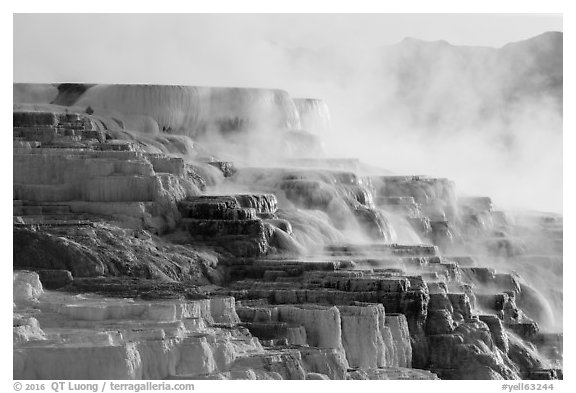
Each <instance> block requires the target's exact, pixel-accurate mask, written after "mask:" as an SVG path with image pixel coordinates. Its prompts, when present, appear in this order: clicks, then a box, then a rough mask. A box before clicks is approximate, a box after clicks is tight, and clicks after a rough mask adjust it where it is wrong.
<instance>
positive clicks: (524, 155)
mask: <svg viewBox="0 0 576 393" xmlns="http://www.w3.org/2000/svg"><path fill="white" fill-rule="evenodd" d="M546 31H562V16H561V15H559V14H546V15H537V14H260V15H256V14H235V15H234V14H184V15H182V14H160V15H158V14H156V15H144V14H143V15H133V14H43V15H32V14H25V15H24V14H19V15H15V16H14V81H15V82H88V83H150V84H183V85H203V86H237V87H271V88H280V89H284V90H287V91H288V92H289V93H290V94H291V95H292V96H293V97H317V98H322V99H324V100H326V101H327V103H328V105H329V107H330V111H331V114H332V128H331V130H330V134H329V135H325V136H324V141H325V142H326V146H327V150H328V152H329V153H330V154H333V155H341V156H345V157H360V158H362V159H363V160H364V161H366V162H368V163H371V164H373V165H378V166H381V167H384V168H388V169H391V170H395V171H398V170H403V171H405V172H406V173H419V174H424V173H425V174H430V175H435V176H447V177H450V178H451V179H454V180H456V183H457V184H458V185H459V186H460V187H461V188H460V189H459V190H462V191H465V192H470V193H474V194H475V193H480V195H491V196H493V197H494V199H495V201H496V203H501V204H508V205H512V204H513V205H515V206H521V207H534V208H540V209H546V210H553V211H561V210H562V135H561V121H562V118H561V114H556V113H554V116H550V117H548V116H547V115H549V113H548V112H546V111H545V110H544V109H543V108H542V107H536V108H531V109H530V110H526V111H525V112H526V113H528V114H529V115H525V116H520V117H519V118H518V121H517V122H515V124H516V123H517V124H518V130H516V131H517V132H515V134H516V135H522V138H519V146H518V147H517V148H516V150H514V151H508V150H506V151H500V150H498V149H497V148H495V146H494V144H493V141H492V140H491V139H490V135H491V134H490V133H488V132H486V129H485V128H486V127H484V128H482V127H480V125H478V127H477V128H475V129H471V130H459V133H458V134H457V135H451V136H450V137H446V136H445V135H441V138H439V139H437V140H433V139H432V136H430V134H429V133H428V130H419V132H417V130H414V129H411V128H409V127H408V126H407V125H406V122H396V123H394V122H392V121H391V120H390V119H389V118H388V117H386V116H384V117H385V118H384V119H380V117H381V116H380V117H379V118H378V121H375V120H374V119H371V118H370V116H368V114H370V113H372V112H374V111H373V110H372V109H374V108H376V109H377V111H376V113H380V112H381V109H380V108H382V106H379V105H380V102H381V101H382V100H383V98H385V97H384V96H387V95H389V94H391V92H393V83H392V84H387V83H384V82H383V81H382V78H384V77H385V75H381V73H382V72H381V70H380V68H379V63H378V61H379V60H378V59H379V57H378V56H380V54H381V50H379V47H382V46H385V45H391V44H395V43H398V42H400V41H401V40H402V39H403V38H405V37H413V38H419V39H422V40H427V41H436V40H445V41H448V42H449V43H451V44H454V45H473V46H492V47H501V46H503V45H505V44H507V43H509V42H514V41H520V40H525V39H528V38H531V37H534V36H536V35H539V34H541V33H543V32H546ZM422 66H424V67H425V66H426V65H422ZM445 74H447V75H445V76H446V77H447V78H446V80H443V79H442V80H441V82H442V83H447V84H449V85H450V86H453V85H454V83H455V81H454V80H452V79H451V75H452V74H451V73H450V72H448V73H445ZM437 76H438V75H434V77H437ZM387 82H390V81H387ZM439 86H440V87H442V86H444V85H442V84H440V85H439ZM465 89H466V88H463V89H462V93H470V94H472V95H474V94H479V93H478V92H477V91H472V92H469V91H467V90H466V91H465ZM470 94H463V95H462V102H464V103H468V101H467V100H470V98H471V97H470ZM439 97H442V95H441V94H440V95H439ZM429 98H430V101H431V102H434V103H436V101H437V100H438V97H429ZM472 98H474V97H472ZM478 98H479V99H480V98H482V97H478ZM473 101H474V100H472V102H473ZM480 101H481V100H480ZM387 102H389V103H394V102H395V101H394V100H392V101H390V100H389V101H387ZM382 109H389V108H388V107H387V106H386V107H384V108H382ZM398 113H399V114H400V117H402V113H403V112H402V111H398ZM538 116H539V117H538ZM535 117H538V118H542V119H544V121H540V122H538V121H535V120H537V119H535ZM549 119H552V120H551V121H548V120H549ZM382 120H386V121H387V122H382ZM400 120H409V119H402V118H401V119H400ZM500 125H501V124H495V125H493V126H492V128H494V130H493V131H494V132H500V131H499V129H500V128H499V127H500ZM484 126H485V125H484ZM551 126H554V127H555V128H556V129H558V130H556V132H555V133H551V132H549V128H550V127H551ZM528 131H530V132H528ZM518 157H519V158H518ZM536 158H537V159H536ZM535 185H538V186H535Z"/></svg>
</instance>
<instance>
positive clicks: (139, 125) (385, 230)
mask: <svg viewBox="0 0 576 393" xmlns="http://www.w3.org/2000/svg"><path fill="white" fill-rule="evenodd" d="M14 99H15V102H14V115H13V164H14V165H13V167H14V170H13V179H14V180H13V216H14V219H13V239H14V244H13V246H14V247H13V268H14V274H13V344H14V346H13V360H14V368H13V375H14V378H15V379H218V380H227V379H249V380H256V379H273V380H277V379H301V380H325V379H340V380H375V379H376V380H388V379H415V380H421V379H438V378H441V379H558V378H560V379H561V378H562V375H563V374H562V367H563V363H562V362H563V360H562V354H563V343H562V341H563V338H562V316H561V312H562V311H561V310H562V305H563V300H562V262H563V261H562V248H563V240H562V238H563V219H562V216H559V215H553V214H546V213H536V212H504V211H501V210H497V207H496V206H495V205H494V204H493V202H492V200H491V199H490V198H489V197H484V196H474V197H472V196H466V197H463V196H460V195H458V193H457V188H456V184H455V183H454V182H452V181H451V180H449V179H445V178H436V177H429V176H421V175H418V176H397V175H393V174H390V173H389V172H388V171H385V170H382V171H380V172H378V173H375V172H374V170H371V171H365V170H363V168H364V166H363V164H362V163H361V162H359V161H358V160H354V159H342V158H330V157H323V156H322V148H321V143H320V142H321V141H320V140H319V136H320V135H322V134H325V133H326V132H327V131H328V128H329V126H330V116H329V111H328V108H327V105H326V103H325V102H323V101H321V100H318V99H310V98H306V99H293V98H291V97H290V96H289V95H288V93H287V92H285V91H281V90H272V89H270V90H267V89H240V88H208V87H206V88H202V87H191V86H153V85H91V84H59V85H58V84H55V85H42V84H17V85H15V89H14ZM215 133H216V134H217V135H218V138H216V139H214V138H213V137H214V134H215ZM543 283H549V285H543ZM559 314H560V315H559Z"/></svg>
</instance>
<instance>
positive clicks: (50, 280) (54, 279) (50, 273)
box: [38, 270, 72, 289]
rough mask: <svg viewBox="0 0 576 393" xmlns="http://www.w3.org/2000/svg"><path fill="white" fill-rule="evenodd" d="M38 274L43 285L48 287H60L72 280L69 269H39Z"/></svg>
mask: <svg viewBox="0 0 576 393" xmlns="http://www.w3.org/2000/svg"><path fill="white" fill-rule="evenodd" d="M38 276H39V277H40V282H41V283H42V287H44V288H46V289H59V288H62V287H65V286H66V285H68V284H70V283H71V282H72V273H70V271H69V270H39V271H38Z"/></svg>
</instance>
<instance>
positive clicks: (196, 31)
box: [14, 14, 562, 88]
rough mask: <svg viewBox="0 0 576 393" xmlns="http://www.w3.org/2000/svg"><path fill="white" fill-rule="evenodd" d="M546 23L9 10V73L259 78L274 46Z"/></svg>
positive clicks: (500, 35)
mask: <svg viewBox="0 0 576 393" xmlns="http://www.w3.org/2000/svg"><path fill="white" fill-rule="evenodd" d="M550 30H556V31H561V30H562V17H561V15H557V14H260V15H258V14H176V15H174V14H156V15H145V14H141V15H134V14H16V15H15V16H14V81H15V82H33V81H34V82H52V81H58V82H63V81H97V82H134V83H137V82H141V83H142V82H149V83H153V82H155V83H188V84H212V85H213V84H217V85H235V86H249V85H255V86H261V87H263V86H262V85H266V84H270V83H272V85H277V84H278V80H276V81H275V82H274V80H272V79H269V78H267V77H268V76H272V77H273V76H274V75H273V74H270V73H266V77H264V76H262V75H258V70H259V69H261V68H265V67H266V65H267V64H270V65H273V64H274V62H275V60H278V59H274V58H271V57H273V56H274V50H275V47H279V48H308V49H322V48H331V47H335V46H337V47H338V48H339V49H340V51H342V52H345V51H350V53H351V54H353V53H354V52H355V51H357V50H365V49H367V48H372V47H374V48H375V47H378V46H380V45H387V44H394V43H397V42H399V41H400V40H402V39H403V38H405V37H414V38H420V39H424V40H431V41H433V40H446V41H448V42H450V43H452V44H456V45H481V46H496V47H498V46H502V45H504V44H506V43H508V42H512V41H518V40H523V39H526V38H530V37H532V36H535V35H538V34H540V33H542V32H545V31H550ZM262 51H266V58H262V56H260V54H261V53H263V52H262ZM278 56H281V54H280V53H278ZM215 68H217V69H219V70H222V69H224V70H226V71H227V72H226V73H224V75H222V73H220V74H219V75H215V73H214V69H215ZM254 71H256V72H254ZM278 87H282V86H278ZM285 88H286V87H285Z"/></svg>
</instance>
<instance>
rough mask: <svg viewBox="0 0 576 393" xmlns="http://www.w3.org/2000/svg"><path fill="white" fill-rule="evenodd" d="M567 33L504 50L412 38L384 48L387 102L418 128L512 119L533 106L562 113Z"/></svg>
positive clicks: (534, 39) (382, 60)
mask: <svg viewBox="0 0 576 393" xmlns="http://www.w3.org/2000/svg"><path fill="white" fill-rule="evenodd" d="M562 40H563V34H562V33H561V32H547V33H544V34H541V35H539V36H536V37H533V38H531V39H528V40H525V41H519V42H514V43H510V44H507V45H505V46H504V47H502V48H487V47H467V46H455V45H451V44H449V43H447V42H445V41H436V42H427V41H422V40H418V39H413V38H406V39H404V40H403V41H402V42H400V43H398V44H396V45H392V46H387V47H384V48H382V49H381V51H382V52H381V55H380V56H379V59H380V61H381V62H382V63H381V65H380V66H379V67H380V68H379V69H380V70H382V71H383V75H384V76H385V78H386V81H387V84H386V86H385V89H388V90H391V93H392V94H391V95H390V96H388V97H389V98H390V99H391V100H392V101H393V102H387V105H390V106H392V107H394V108H398V107H401V108H403V109H404V110H405V111H406V112H407V115H409V116H408V118H410V120H411V121H412V122H414V123H415V124H417V125H427V126H455V127H459V126H468V125H473V124H478V122H487V121H491V120H498V122H499V123H500V122H501V121H502V120H503V121H504V123H501V124H506V122H509V121H512V120H513V119H514V118H515V117H516V115H518V114H519V113H522V111H527V110H530V109H531V108H546V109H547V110H552V111H554V112H557V113H559V114H561V113H562V80H563V69H562Z"/></svg>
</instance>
